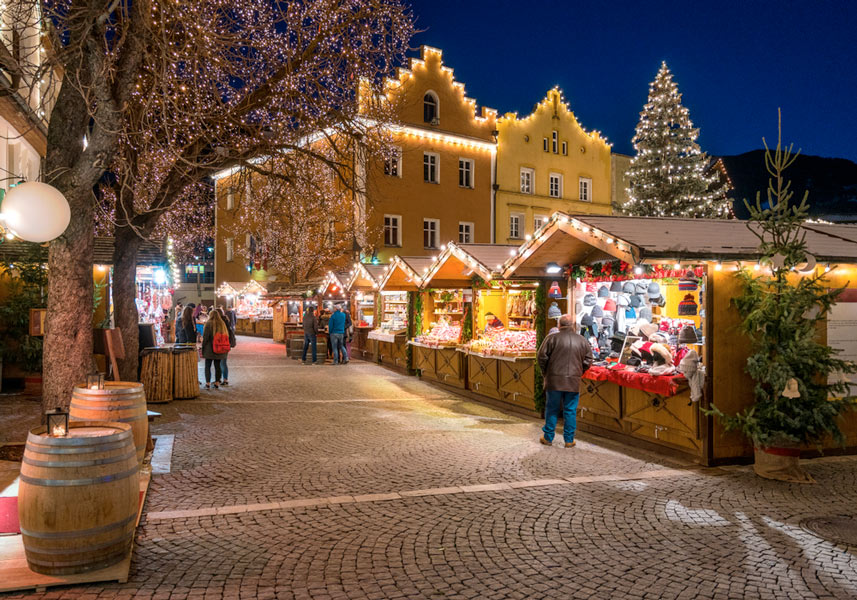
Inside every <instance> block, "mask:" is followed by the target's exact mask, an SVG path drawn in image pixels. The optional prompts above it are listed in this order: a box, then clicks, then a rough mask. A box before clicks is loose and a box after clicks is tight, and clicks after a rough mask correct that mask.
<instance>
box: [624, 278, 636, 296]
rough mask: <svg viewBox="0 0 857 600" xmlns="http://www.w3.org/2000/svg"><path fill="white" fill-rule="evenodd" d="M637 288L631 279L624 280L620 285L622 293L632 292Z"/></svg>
mask: <svg viewBox="0 0 857 600" xmlns="http://www.w3.org/2000/svg"><path fill="white" fill-rule="evenodd" d="M636 290H637V288H636V286H634V282H633V281H626V282H625V283H624V284H623V285H622V293H624V294H633V293H634V292H635V291H636Z"/></svg>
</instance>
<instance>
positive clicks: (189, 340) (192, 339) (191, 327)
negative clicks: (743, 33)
mask: <svg viewBox="0 0 857 600" xmlns="http://www.w3.org/2000/svg"><path fill="white" fill-rule="evenodd" d="M181 329H182V343H183V344H194V345H195V344H196V324H194V322H193V308H192V307H190V306H185V307H184V311H182V327H181Z"/></svg>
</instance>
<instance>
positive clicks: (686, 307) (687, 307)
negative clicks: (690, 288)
mask: <svg viewBox="0 0 857 600" xmlns="http://www.w3.org/2000/svg"><path fill="white" fill-rule="evenodd" d="M697 308H698V307H697V305H696V302H694V301H693V294H686V295H685V297H684V300H682V301H681V302H679V303H678V314H680V315H682V316H691V317H692V316H695V315H696V309H697Z"/></svg>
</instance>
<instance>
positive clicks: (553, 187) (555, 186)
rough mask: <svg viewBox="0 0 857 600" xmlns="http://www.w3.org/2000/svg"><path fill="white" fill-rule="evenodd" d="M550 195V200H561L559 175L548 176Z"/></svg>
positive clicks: (560, 177) (560, 179)
mask: <svg viewBox="0 0 857 600" xmlns="http://www.w3.org/2000/svg"><path fill="white" fill-rule="evenodd" d="M550 195H551V198H562V175H560V174H559V173H551V174H550Z"/></svg>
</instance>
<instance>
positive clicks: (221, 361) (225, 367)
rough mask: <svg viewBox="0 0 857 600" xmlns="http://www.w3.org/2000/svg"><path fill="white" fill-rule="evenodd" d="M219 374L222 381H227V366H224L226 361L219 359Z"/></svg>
mask: <svg viewBox="0 0 857 600" xmlns="http://www.w3.org/2000/svg"><path fill="white" fill-rule="evenodd" d="M220 372H221V373H223V379H227V380H228V379H229V365H227V364H226V359H225V358H221V359H220Z"/></svg>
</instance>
